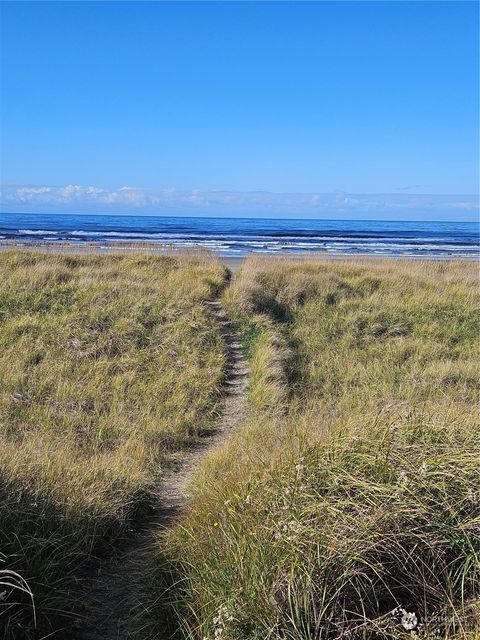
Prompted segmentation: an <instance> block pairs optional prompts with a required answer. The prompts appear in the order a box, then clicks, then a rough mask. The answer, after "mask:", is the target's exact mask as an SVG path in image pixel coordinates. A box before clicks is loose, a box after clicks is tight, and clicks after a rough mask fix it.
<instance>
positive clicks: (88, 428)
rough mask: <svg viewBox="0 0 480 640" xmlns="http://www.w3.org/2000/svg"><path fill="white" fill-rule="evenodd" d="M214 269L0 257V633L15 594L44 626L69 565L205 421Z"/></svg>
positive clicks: (212, 378) (145, 498)
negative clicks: (25, 586) (209, 306)
mask: <svg viewBox="0 0 480 640" xmlns="http://www.w3.org/2000/svg"><path fill="white" fill-rule="evenodd" d="M224 279H225V270H224V269H223V268H222V267H221V266H220V265H219V263H218V262H217V261H216V260H214V259H210V258H206V257H194V256H191V257H188V256H186V257H176V258H173V257H154V256H149V255H141V254H137V255H133V256H121V255H110V256H98V255H89V256H88V255H87V256H74V255H59V254H53V253H50V254H42V253H35V252H22V251H8V252H2V253H1V254H0V551H1V552H2V560H3V561H2V564H1V565H0V592H3V591H4V590H6V593H5V594H3V595H2V596H1V597H0V626H2V625H3V626H4V627H5V628H6V631H5V637H19V636H18V635H16V634H19V633H23V634H25V637H28V629H29V628H33V622H34V620H33V613H34V611H33V609H32V607H31V595H33V599H34V603H35V607H36V615H37V621H38V624H39V628H41V629H43V630H44V631H45V633H47V632H48V631H49V629H55V628H56V627H55V624H56V623H54V621H55V619H56V618H57V617H58V616H59V615H63V614H68V611H69V608H70V607H71V606H72V602H73V599H74V597H75V580H76V577H77V573H78V568H79V567H80V566H81V565H83V564H84V563H85V561H86V560H88V559H89V558H92V557H93V556H95V555H104V554H107V553H109V552H110V550H111V549H112V548H113V547H114V546H115V545H117V544H118V543H119V542H120V541H121V540H122V539H124V538H125V536H127V535H128V534H129V531H130V530H131V528H132V527H134V525H135V521H136V520H138V519H140V518H141V517H143V516H144V515H146V514H147V513H148V511H149V508H150V504H151V500H152V491H153V489H154V487H155V484H156V482H157V481H158V478H159V476H160V475H161V473H162V471H163V470H164V469H165V468H166V467H167V466H168V465H169V464H171V462H172V460H173V459H174V457H175V455H176V452H177V451H179V450H180V449H181V448H182V447H184V446H185V445H186V444H188V443H191V442H193V441H194V440H195V438H196V437H197V436H198V435H199V434H200V433H201V432H202V430H203V429H205V428H207V427H209V426H210V424H211V421H212V419H213V417H214V416H215V414H216V411H217V400H218V396H219V392H220V388H221V384H222V380H223V375H224V366H225V348H224V344H223V340H222V338H221V336H220V334H219V332H218V329H217V325H216V323H215V321H214V319H213V318H212V316H211V314H210V313H209V311H208V310H207V309H206V306H205V301H206V300H207V299H209V298H211V297H212V296H214V295H217V294H218V292H219V291H220V289H221V288H222V286H223V283H224ZM17 575H18V576H19V578H18V580H17V582H16V584H17V587H16V588H14V586H7V587H6V588H4V587H3V586H2V576H6V577H7V578H8V579H9V580H10V582H12V576H17ZM5 579H6V578H5ZM21 580H26V583H27V584H28V589H30V590H31V592H32V594H31V595H30V593H28V590H27V589H26V590H25V591H22V590H21V589H20V588H18V585H20V586H21V585H23V582H21ZM19 581H20V582H19ZM4 582H5V580H4ZM22 594H23V596H24V597H23V596H22ZM15 603H19V604H15ZM20 629H22V630H23V631H22V632H21V631H20ZM22 637H23V635H22ZM32 637H33V635H32ZM35 637H36V636H35Z"/></svg>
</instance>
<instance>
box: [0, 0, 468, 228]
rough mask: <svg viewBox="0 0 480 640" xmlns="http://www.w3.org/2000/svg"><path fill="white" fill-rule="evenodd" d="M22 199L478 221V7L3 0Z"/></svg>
mask: <svg viewBox="0 0 480 640" xmlns="http://www.w3.org/2000/svg"><path fill="white" fill-rule="evenodd" d="M1 12H2V45H1V47H2V67H1V68H2V82H1V88H2V107H1V108H2V111H1V120H2V136H1V182H2V184H3V187H2V196H1V206H2V210H4V211H40V212H41V211H49V212H62V211H66V212H67V211H70V212H76V213H95V212H96V213H101V212H104V213H115V212H117V213H157V214H162V213H165V214H167V215H174V214H178V215H181V214H187V215H243V216H245V215H247V216H248V215H272V216H275V215H278V216H282V217H288V216H290V215H291V216H300V217H343V218H354V217H365V218H375V217H377V218H384V219H422V218H426V219H435V218H437V219H450V220H455V219H458V220H467V219H475V216H476V207H477V203H478V198H477V197H476V194H478V170H479V165H478V151H477V150H478V138H479V133H478V6H477V5H476V3H474V2H458V1H453V2H438V3H437V2H333V3H330V2H305V3H302V2H280V3H276V2H265V3H259V2H238V3H237V2H224V3H217V2H211V3H203V2H193V3H189V2H177V3H167V2H145V3H143V2H133V3H130V2H119V3H117V2H105V3H100V2H85V3H82V2H79V3H77V2H53V3H49V2H33V3H29V2H2V6H1Z"/></svg>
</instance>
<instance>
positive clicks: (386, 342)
mask: <svg viewBox="0 0 480 640" xmlns="http://www.w3.org/2000/svg"><path fill="white" fill-rule="evenodd" d="M224 299H225V304H226V306H227V308H228V309H229V310H230V313H231V315H232V317H233V318H234V319H235V320H236V322H237V326H238V329H239V332H240V333H241V335H242V339H243V342H244V346H245V349H246V352H247V353H248V354H249V357H250V360H251V368H252V378H251V387H250V399H251V410H250V415H249V417H248V419H247V421H246V423H245V425H244V426H243V427H242V428H241V429H240V430H239V431H238V432H237V434H236V435H235V436H234V437H233V438H232V440H231V442H230V443H229V444H228V445H227V446H225V447H224V448H223V449H222V450H220V451H217V452H216V453H215V454H214V455H212V456H210V457H209V458H208V459H207V460H206V461H205V463H204V464H203V465H202V469H201V470H200V472H199V474H198V477H197V480H196V483H195V486H194V494H193V498H192V501H191V504H190V507H189V510H188V513H187V514H186V516H185V518H184V519H183V521H182V522H181V524H180V525H179V526H178V527H177V528H176V529H175V530H173V531H172V532H170V533H169V534H168V535H164V536H162V538H161V540H159V554H160V555H161V557H162V560H161V562H160V560H159V566H161V571H162V572H163V575H164V573H165V571H166V570H170V571H171V572H172V575H174V579H175V587H174V588H172V589H170V590H169V591H168V590H167V591H166V593H165V592H163V593H162V600H163V606H165V599H166V598H167V599H168V598H169V604H170V611H171V614H172V615H173V616H174V617H175V619H176V621H177V622H176V623H177V624H178V626H179V627H180V628H181V632H180V633H179V637H183V638H191V639H193V638H198V639H206V640H214V639H216V640H217V639H219V638H221V639H222V640H265V639H267V638H268V639H272V640H274V639H275V640H280V639H281V640H287V639H288V640H314V639H315V640H320V639H325V640H326V639H328V640H330V639H332V640H333V639H345V640H346V639H349V640H356V639H360V638H365V639H366V638H370V639H373V638H375V639H381V638H382V639H386V638H396V639H400V638H406V637H411V635H412V634H414V635H415V636H416V637H421V638H432V639H433V638H442V639H445V640H446V639H447V638H454V637H456V638H457V637H458V638H470V639H473V638H477V637H479V632H480V601H479V598H480V564H479V559H480V493H479V487H480V426H479V417H478V408H477V402H478V396H479V389H480V381H479V376H478V355H479V315H478V273H477V270H476V265H474V264H471V263H443V262H425V263H420V262H410V261H390V260H388V261H382V260H379V261H373V260H370V261H368V260H358V261H348V262H345V263H342V262H335V263H333V262H328V263H327V262H321V261H312V262H305V263H295V264H293V263H289V262H288V261H268V260H256V261H254V260H251V261H249V262H248V263H247V264H246V266H245V267H244V268H243V270H242V272H241V274H240V275H239V277H238V278H237V281H236V282H235V283H234V284H233V286H232V287H231V288H229V289H228V290H227V291H226V293H225V295H224ZM172 612H173V613H172Z"/></svg>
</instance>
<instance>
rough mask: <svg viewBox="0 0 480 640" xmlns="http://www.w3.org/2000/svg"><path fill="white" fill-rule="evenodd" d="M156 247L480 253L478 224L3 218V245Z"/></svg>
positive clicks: (225, 251)
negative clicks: (131, 244)
mask: <svg viewBox="0 0 480 640" xmlns="http://www.w3.org/2000/svg"><path fill="white" fill-rule="evenodd" d="M12 240H13V241H16V242H18V243H25V244H28V243H32V242H37V243H38V242H42V243H52V244H55V243H59V242H71V243H76V244H81V243H85V242H95V243H99V244H100V246H102V245H107V244H109V243H111V242H112V241H113V242H154V243H162V244H167V245H172V246H175V247H182V248H192V247H205V248H207V249H211V250H212V251H217V252H219V253H220V254H221V255H222V256H225V257H235V256H238V257H242V256H245V255H247V254H248V253H251V252H255V253H279V252H292V253H303V252H318V253H327V254H366V255H387V256H388V255H390V256H411V257H451V258H460V257H461V258H472V257H478V256H479V254H480V242H479V228H478V225H477V224H476V223H474V222H399V221H394V222H385V221H378V220H298V219H296V220H286V219H278V220H276V219H271V218H268V219H267V218H263V219H262V218H183V217H161V216H111V215H71V214H68V215H67V214H66V215H60V214H55V215H47V214H43V213H42V214H17V213H1V214H0V242H5V241H12Z"/></svg>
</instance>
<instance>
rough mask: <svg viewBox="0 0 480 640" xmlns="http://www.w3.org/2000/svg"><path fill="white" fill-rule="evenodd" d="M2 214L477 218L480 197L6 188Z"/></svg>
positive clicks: (70, 186)
mask: <svg viewBox="0 0 480 640" xmlns="http://www.w3.org/2000/svg"><path fill="white" fill-rule="evenodd" d="M0 202H1V208H2V210H3V211H11V212H22V211H23V212H36V211H37V212H39V213H41V212H52V213H56V212H57V213H62V212H63V213H118V214H126V213H137V214H138V213H145V214H158V215H162V214H164V215H225V216H229V215H239V216H249V215H252V216H261V215H268V216H271V215H274V216H278V217H289V216H291V217H302V216H303V217H323V218H328V217H332V218H334V217H345V218H348V217H358V218H361V217H363V218H383V219H388V218H389V217H392V218H396V219H399V218H401V217H402V216H405V217H407V218H414V217H416V218H417V219H421V218H422V217H423V218H428V219H435V217H436V216H437V215H438V216H440V217H445V216H446V215H448V214H449V212H451V214H452V215H451V218H455V217H458V219H472V218H474V215H475V212H477V211H478V196H474V195H467V196H465V195H459V196H454V195H422V194H413V193H405V192H403V193H396V194H349V193H342V192H336V193H274V192H268V191H252V192H239V191H201V190H199V189H194V190H190V191H180V190H177V189H174V188H170V189H163V190H148V189H142V188H139V187H134V186H127V185H124V186H121V187H119V188H118V189H110V190H109V189H104V188H101V187H98V186H94V185H87V186H83V185H79V184H68V185H64V186H55V187H54V186H49V185H42V186H31V185H21V186H15V185H5V186H4V187H3V188H2V189H1V192H0Z"/></svg>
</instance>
